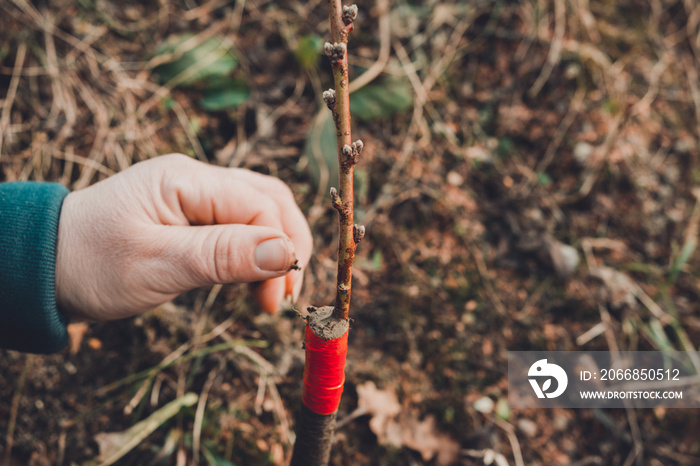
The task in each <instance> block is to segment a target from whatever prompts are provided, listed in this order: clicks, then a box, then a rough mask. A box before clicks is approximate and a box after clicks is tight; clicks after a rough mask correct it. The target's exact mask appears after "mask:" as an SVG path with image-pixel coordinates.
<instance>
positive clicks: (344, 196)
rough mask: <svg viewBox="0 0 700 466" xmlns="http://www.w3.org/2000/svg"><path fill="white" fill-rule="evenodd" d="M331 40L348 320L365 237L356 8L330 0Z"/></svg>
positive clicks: (342, 308)
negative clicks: (359, 187) (351, 48)
mask: <svg viewBox="0 0 700 466" xmlns="http://www.w3.org/2000/svg"><path fill="white" fill-rule="evenodd" d="M328 9H329V12H330V23H331V37H332V40H333V43H330V42H326V44H325V46H324V51H325V52H326V55H328V57H329V58H330V60H331V65H332V66H333V79H334V81H335V90H333V89H331V90H328V91H326V92H324V93H323V100H324V101H325V102H326V105H328V108H329V109H330V110H331V111H332V112H333V122H334V123H335V128H336V136H337V143H338V166H339V171H338V189H335V188H331V201H332V202H333V207H335V209H336V210H337V211H338V227H339V235H338V286H337V289H336V298H335V310H334V315H335V317H336V318H338V319H347V318H348V314H349V310H350V295H351V286H352V263H353V259H354V258H355V249H356V248H357V243H358V242H359V241H360V240H361V239H362V238H363V237H364V235H365V228H364V226H358V225H353V184H352V183H353V181H352V179H353V172H354V169H355V164H357V162H358V160H359V157H360V154H361V153H362V148H363V143H362V141H360V140H357V141H355V142H352V136H351V134H350V80H349V77H348V46H347V45H348V34H349V33H350V31H352V28H353V20H354V19H355V17H356V16H357V6H355V5H352V6H345V7H344V6H342V2H341V0H328Z"/></svg>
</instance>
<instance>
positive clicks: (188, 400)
mask: <svg viewBox="0 0 700 466" xmlns="http://www.w3.org/2000/svg"><path fill="white" fill-rule="evenodd" d="M197 400H199V397H198V396H197V394H195V393H186V394H184V395H183V396H181V397H180V398H178V399H176V400H173V401H171V402H170V403H168V404H167V405H165V406H163V407H162V408H160V409H159V410H158V411H156V412H155V413H153V414H151V415H150V416H148V417H147V418H146V419H144V420H143V421H141V422H139V423H137V424H134V425H133V426H131V427H130V428H129V429H127V430H125V431H124V432H109V433H104V432H103V433H99V434H97V435H95V442H97V445H98V446H99V449H100V455H99V456H98V457H97V459H96V463H97V464H99V465H100V466H109V465H110V464H114V463H115V462H117V461H119V459H121V458H122V457H123V456H124V455H126V454H127V453H129V452H130V451H131V450H132V449H133V448H134V447H135V446H137V445H138V444H140V443H141V442H142V441H143V439H145V438H146V437H148V436H149V435H151V434H152V433H153V431H155V430H156V429H157V428H158V427H160V426H161V425H163V424H164V423H165V422H166V421H167V420H168V419H170V418H171V417H173V416H175V415H176V414H177V413H178V412H180V409H181V408H182V407H183V406H192V405H194V404H195V403H197Z"/></svg>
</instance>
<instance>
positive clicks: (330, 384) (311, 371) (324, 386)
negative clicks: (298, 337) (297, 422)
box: [302, 325, 348, 415]
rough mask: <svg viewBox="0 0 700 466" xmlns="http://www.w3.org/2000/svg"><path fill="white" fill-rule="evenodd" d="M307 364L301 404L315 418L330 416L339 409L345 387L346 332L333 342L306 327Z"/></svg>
mask: <svg viewBox="0 0 700 466" xmlns="http://www.w3.org/2000/svg"><path fill="white" fill-rule="evenodd" d="M304 342H305V343H306V364H305V365H304V392H303V395H302V401H303V403H304V405H306V407H307V408H309V409H310V410H311V411H313V412H315V413H316V414H323V415H326V414H331V413H333V412H335V411H336V410H337V409H338V405H339V404H340V395H342V394H343V385H344V384H345V357H346V356H347V354H348V332H345V334H344V335H343V336H342V337H340V338H336V339H335V340H328V341H326V340H324V339H323V338H321V337H319V336H317V335H316V334H315V333H314V332H313V330H311V328H309V326H308V325H307V326H306V330H305V333H304Z"/></svg>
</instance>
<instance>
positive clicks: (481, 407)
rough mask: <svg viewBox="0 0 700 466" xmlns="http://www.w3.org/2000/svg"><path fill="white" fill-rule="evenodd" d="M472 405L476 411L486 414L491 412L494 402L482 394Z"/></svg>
mask: <svg viewBox="0 0 700 466" xmlns="http://www.w3.org/2000/svg"><path fill="white" fill-rule="evenodd" d="M473 406H474V409H475V410H477V411H478V412H480V413H484V414H488V413H491V412H493V408H494V407H495V406H496V403H494V402H493V400H492V399H491V398H489V397H488V396H484V397H481V398H479V399H478V400H476V401H475V402H474V405H473Z"/></svg>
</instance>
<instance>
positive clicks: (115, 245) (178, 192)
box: [56, 154, 312, 320]
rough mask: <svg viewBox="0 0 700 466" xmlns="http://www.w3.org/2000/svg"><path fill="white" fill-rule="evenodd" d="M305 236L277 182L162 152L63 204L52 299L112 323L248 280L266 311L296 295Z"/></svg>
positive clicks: (74, 312) (77, 313)
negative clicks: (217, 286) (196, 291)
mask: <svg viewBox="0 0 700 466" xmlns="http://www.w3.org/2000/svg"><path fill="white" fill-rule="evenodd" d="M311 248H312V239H311V232H310V230H309V226H308V223H307V222H306V219H305V218H304V216H303V214H302V213H301V211H300V210H299V207H298V206H297V205H296V203H295V202H294V197H293V195H292V192H291V191H290V189H289V188H288V187H287V185H286V184H284V182H282V181H280V180H279V179H277V178H273V177H270V176H266V175H261V174H259V173H255V172H251V171H249V170H242V169H235V168H221V167H215V166H212V165H207V164H204V163H201V162H197V161H195V160H192V159H191V158H189V157H186V156H184V155H179V154H171V155H166V156H162V157H158V158H155V159H151V160H148V161H145V162H141V163H137V164H135V165H134V166H132V167H129V168H128V169H126V170H124V171H123V172H121V173H119V174H117V175H114V176H112V177H110V178H108V179H106V180H104V181H101V182H99V183H97V184H95V185H93V186H90V187H89V188H86V189H84V190H81V191H75V192H72V193H70V194H69V195H68V196H67V197H66V198H65V200H64V202H63V207H62V209H61V217H60V222H59V230H58V244H57V256H56V301H57V303H58V307H59V309H61V310H62V311H63V312H64V313H66V314H67V315H68V316H70V317H77V318H84V319H90V320H113V319H120V318H123V317H129V316H133V315H137V314H140V313H142V312H145V311H147V310H148V309H151V308H153V307H156V306H158V305H159V304H162V303H164V302H166V301H169V300H171V299H172V298H174V297H175V296H177V295H178V294H180V293H182V292H184V291H187V290H190V289H193V288H197V287H202V286H208V285H212V284H215V283H234V282H256V281H262V283H261V284H260V285H259V286H258V287H256V289H255V295H256V298H257V300H258V302H259V303H260V305H261V306H262V308H263V309H264V310H266V311H268V312H275V311H276V310H277V309H278V308H279V306H280V304H281V302H282V300H283V298H284V296H287V295H293V297H294V299H295V300H296V298H297V297H298V295H299V290H300V289H301V285H302V279H303V275H302V273H301V271H297V270H292V271H290V268H292V266H293V264H295V261H296V260H298V265H299V266H300V267H304V266H306V264H307V263H308V261H309V258H310V256H311Z"/></svg>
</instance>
